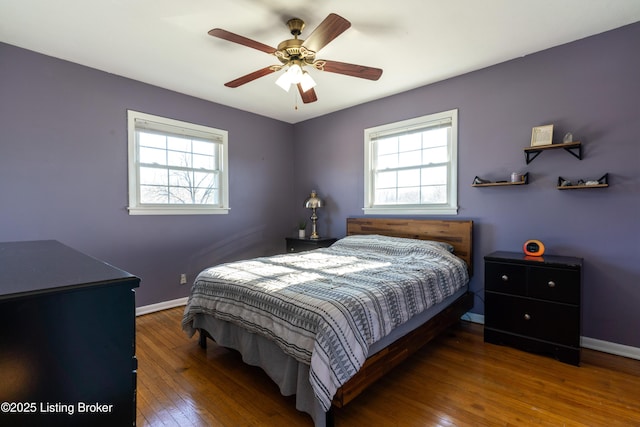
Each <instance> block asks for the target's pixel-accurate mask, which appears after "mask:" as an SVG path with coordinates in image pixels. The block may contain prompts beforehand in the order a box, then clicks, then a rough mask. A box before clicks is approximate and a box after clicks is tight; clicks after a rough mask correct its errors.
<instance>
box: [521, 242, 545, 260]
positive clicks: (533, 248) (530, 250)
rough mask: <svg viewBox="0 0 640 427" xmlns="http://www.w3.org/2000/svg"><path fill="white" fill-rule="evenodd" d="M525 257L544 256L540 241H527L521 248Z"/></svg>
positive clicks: (542, 245)
mask: <svg viewBox="0 0 640 427" xmlns="http://www.w3.org/2000/svg"><path fill="white" fill-rule="evenodd" d="M522 250H523V251H524V253H525V255H528V256H542V254H544V244H543V243H542V242H541V241H540V240H535V239H534V240H527V241H526V242H524V245H523V246H522Z"/></svg>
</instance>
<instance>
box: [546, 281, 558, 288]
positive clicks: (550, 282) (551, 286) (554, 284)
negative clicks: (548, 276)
mask: <svg viewBox="0 0 640 427" xmlns="http://www.w3.org/2000/svg"><path fill="white" fill-rule="evenodd" d="M547 285H549V287H550V288H555V287H556V282H554V281H553V280H549V283H547Z"/></svg>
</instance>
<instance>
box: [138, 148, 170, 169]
mask: <svg viewBox="0 0 640 427" xmlns="http://www.w3.org/2000/svg"><path fill="white" fill-rule="evenodd" d="M140 163H146V164H148V165H153V164H156V165H166V164H167V152H166V151H165V150H159V149H156V148H146V147H140Z"/></svg>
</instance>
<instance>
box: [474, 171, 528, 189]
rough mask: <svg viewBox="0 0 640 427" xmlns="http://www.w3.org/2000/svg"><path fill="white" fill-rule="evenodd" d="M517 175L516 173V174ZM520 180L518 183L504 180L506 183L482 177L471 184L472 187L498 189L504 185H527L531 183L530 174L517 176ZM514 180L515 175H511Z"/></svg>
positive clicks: (476, 178)
mask: <svg viewBox="0 0 640 427" xmlns="http://www.w3.org/2000/svg"><path fill="white" fill-rule="evenodd" d="M514 173H515V172H514ZM517 175H518V176H519V179H518V180H517V181H511V180H504V181H495V182H494V181H490V180H488V179H483V178H480V177H477V176H476V177H475V178H473V182H472V183H471V186H472V187H498V186H504V185H525V184H528V183H529V172H527V173H525V174H519V173H518V174H517ZM513 178H514V174H511V179H513Z"/></svg>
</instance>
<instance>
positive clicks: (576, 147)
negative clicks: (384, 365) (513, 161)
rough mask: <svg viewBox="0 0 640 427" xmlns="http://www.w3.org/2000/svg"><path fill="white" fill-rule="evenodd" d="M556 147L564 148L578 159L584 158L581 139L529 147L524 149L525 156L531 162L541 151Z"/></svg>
mask: <svg viewBox="0 0 640 427" xmlns="http://www.w3.org/2000/svg"><path fill="white" fill-rule="evenodd" d="M556 148H564V149H565V150H566V151H567V152H568V153H569V154H571V155H572V156H574V157H575V158H577V159H578V160H582V143H581V142H580V141H574V142H567V143H560V144H549V145H539V146H535V147H533V146H532V147H527V148H525V149H524V156H525V158H526V160H527V164H529V163H531V162H532V161H533V159H535V158H536V157H538V155H539V154H540V153H542V152H543V151H545V150H554V149H556Z"/></svg>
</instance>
